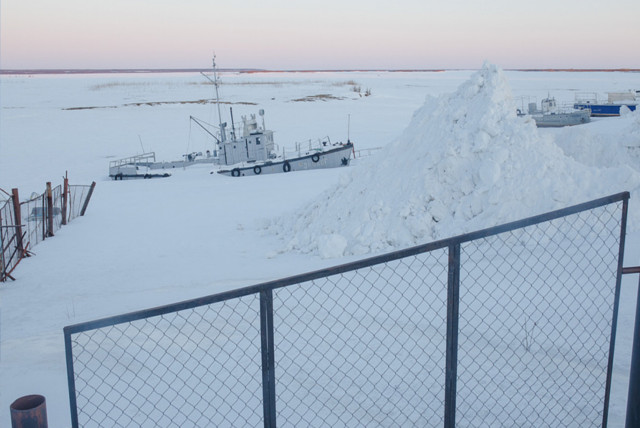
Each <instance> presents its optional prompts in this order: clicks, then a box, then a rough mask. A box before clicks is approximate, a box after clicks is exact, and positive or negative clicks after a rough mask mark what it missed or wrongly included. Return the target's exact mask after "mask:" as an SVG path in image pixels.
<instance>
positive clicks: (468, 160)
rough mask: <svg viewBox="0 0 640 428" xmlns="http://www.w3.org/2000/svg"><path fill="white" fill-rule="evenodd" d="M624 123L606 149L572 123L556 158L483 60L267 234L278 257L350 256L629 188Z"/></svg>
mask: <svg viewBox="0 0 640 428" xmlns="http://www.w3.org/2000/svg"><path fill="white" fill-rule="evenodd" d="M614 120H615V119H614ZM624 123H625V124H626V125H625V126H626V128H625V126H623V125H621V124H620V123H618V125H619V126H622V128H621V129H623V133H624V135H625V137H624V139H623V141H620V142H619V144H617V145H616V146H615V147H613V146H612V145H611V144H609V145H608V146H607V148H606V149H604V148H603V146H604V144H603V142H602V141H600V140H601V139H599V138H598V136H597V134H591V133H590V131H589V129H590V128H587V125H583V128H582V130H581V131H582V132H583V133H584V134H582V135H581V136H579V137H576V138H575V139H573V141H566V143H567V144H566V145H565V146H566V147H565V149H564V150H563V148H561V147H560V146H559V145H558V144H556V142H555V138H553V136H552V135H550V134H545V135H542V134H541V133H540V132H539V130H538V129H537V128H536V127H535V123H534V122H533V120H530V119H529V120H527V119H522V118H518V117H517V116H516V106H515V104H514V102H513V100H512V96H511V90H510V87H509V84H508V82H507V80H506V77H505V75H504V73H503V71H502V70H501V69H499V68H498V67H496V66H494V65H491V64H487V63H485V64H484V66H483V67H482V69H481V70H479V71H478V72H477V73H475V74H473V75H472V76H471V77H470V79H469V80H468V81H466V82H465V83H463V84H462V85H461V86H460V87H459V88H458V89H457V91H455V92H454V93H452V94H444V95H440V96H437V97H432V96H429V97H427V99H426V101H425V103H424V105H423V106H422V107H421V108H419V109H418V110H417V111H416V112H415V113H414V114H413V118H412V120H411V122H410V124H409V126H408V127H407V128H406V129H405V130H404V132H403V133H402V135H401V136H400V137H399V138H398V139H397V141H395V142H393V143H391V144H388V145H387V146H386V147H385V148H384V150H382V151H381V152H380V153H379V154H378V155H376V156H374V157H370V158H367V159H365V160H363V161H362V162H361V163H359V164H358V165H356V166H354V167H353V168H351V169H350V171H349V172H348V173H347V174H345V176H344V177H343V179H342V181H341V183H340V184H339V185H337V186H336V187H334V188H332V189H330V190H328V191H327V192H325V193H323V194H322V195H321V197H319V198H318V199H317V200H315V201H314V202H313V203H311V204H309V205H307V206H306V207H304V208H302V209H301V210H299V211H297V212H295V213H293V214H292V215H291V216H290V217H287V218H280V219H275V220H272V221H270V222H269V224H268V226H267V228H268V230H270V231H271V232H273V233H275V234H277V235H280V236H281V237H282V238H283V239H284V240H285V248H283V252H284V251H300V252H303V253H317V254H319V255H320V256H321V257H324V258H330V257H340V256H344V255H361V254H370V253H378V252H383V251H390V250H394V249H398V248H404V247H407V246H412V245H416V244H420V243H425V242H430V241H433V240H437V239H441V238H445V237H449V236H455V235H459V234H462V233H466V232H470V231H473V230H477V229H482V228H486V227H490V226H494V225H497V224H502V223H505V222H508V221H512V220H517V219H520V218H524V217H528V216H531V215H535V214H539V213H542V212H546V211H549V210H553V209H557V208H561V207H565V206H569V205H572V204H575V203H579V202H584V201H587V200H591V199H594V198H597V197H601V196H606V195H609V194H612V193H616V192H620V191H633V190H635V189H637V188H638V186H640V173H639V172H638V170H637V169H636V168H638V166H637V165H638V162H637V158H635V159H636V162H635V167H634V166H633V165H634V163H633V162H629V161H628V160H629V159H630V157H629V154H628V152H629V150H632V149H633V148H634V147H636V148H637V147H638V146H640V115H638V114H637V113H634V114H627V115H625V122H624ZM577 135H580V133H577ZM609 135H610V134H609ZM558 137H559V138H560V139H562V133H560V134H558ZM569 147H574V149H572V150H570V149H569ZM565 150H566V153H565ZM585 150H588V151H589V152H588V153H583V152H584V151H585ZM612 151H616V153H615V154H610V155H608V156H603V153H609V152H612ZM632 151H633V150H632ZM589 160H590V161H589ZM636 193H637V192H636ZM631 217H633V216H631ZM631 220H632V221H631V223H632V224H633V223H637V222H634V221H633V219H631Z"/></svg>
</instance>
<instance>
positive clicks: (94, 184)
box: [80, 181, 96, 216]
mask: <svg viewBox="0 0 640 428" xmlns="http://www.w3.org/2000/svg"><path fill="white" fill-rule="evenodd" d="M95 187H96V182H95V181H94V182H93V183H91V187H90V188H89V193H87V199H85V200H84V204H83V205H82V211H80V215H81V216H83V215H84V212H85V211H86V210H87V205H89V200H90V199H91V195H93V189H95Z"/></svg>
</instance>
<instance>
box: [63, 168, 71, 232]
mask: <svg viewBox="0 0 640 428" xmlns="http://www.w3.org/2000/svg"><path fill="white" fill-rule="evenodd" d="M63 183H64V184H63V186H62V225H63V226H66V224H67V204H68V195H69V179H68V178H67V176H66V175H65V177H64V181H63Z"/></svg>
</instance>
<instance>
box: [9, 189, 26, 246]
mask: <svg viewBox="0 0 640 428" xmlns="http://www.w3.org/2000/svg"><path fill="white" fill-rule="evenodd" d="M11 199H12V200H13V217H14V221H15V225H16V231H15V233H16V247H17V249H18V254H23V253H24V246H23V245H24V244H23V242H22V214H21V213H20V197H19V196H18V189H11ZM20 257H22V256H20Z"/></svg>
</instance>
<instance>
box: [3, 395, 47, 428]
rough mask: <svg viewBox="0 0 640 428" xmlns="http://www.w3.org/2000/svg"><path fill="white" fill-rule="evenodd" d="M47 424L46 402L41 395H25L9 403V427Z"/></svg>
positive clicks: (32, 427) (30, 427)
mask: <svg viewBox="0 0 640 428" xmlns="http://www.w3.org/2000/svg"><path fill="white" fill-rule="evenodd" d="M47 426H48V425H47V402H46V400H45V399H44V397H43V396H42V395H25V396H24V397H20V398H18V399H17V400H16V401H14V402H13V403H11V428H47Z"/></svg>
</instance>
